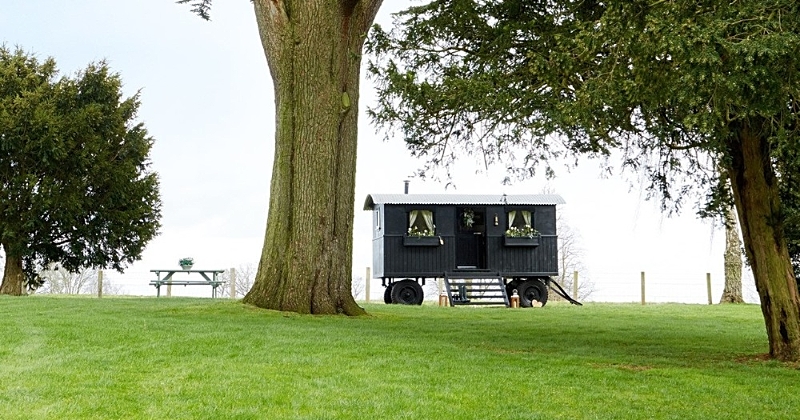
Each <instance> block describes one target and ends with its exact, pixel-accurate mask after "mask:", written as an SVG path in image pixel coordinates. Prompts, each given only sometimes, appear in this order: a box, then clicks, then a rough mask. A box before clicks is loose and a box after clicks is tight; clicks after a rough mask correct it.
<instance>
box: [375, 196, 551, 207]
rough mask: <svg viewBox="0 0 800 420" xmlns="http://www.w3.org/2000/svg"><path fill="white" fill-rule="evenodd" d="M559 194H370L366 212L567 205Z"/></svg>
mask: <svg viewBox="0 0 800 420" xmlns="http://www.w3.org/2000/svg"><path fill="white" fill-rule="evenodd" d="M565 203H566V202H565V201H564V199H563V198H561V196H560V195H558V194H515V195H506V194H369V195H367V200H366V201H365V202H364V210H372V209H373V208H374V207H375V205H376V204H442V205H486V206H491V205H504V204H510V205H556V204H565Z"/></svg>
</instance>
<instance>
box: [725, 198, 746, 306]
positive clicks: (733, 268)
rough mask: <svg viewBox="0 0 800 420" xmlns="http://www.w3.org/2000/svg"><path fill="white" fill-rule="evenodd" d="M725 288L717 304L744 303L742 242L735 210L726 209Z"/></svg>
mask: <svg viewBox="0 0 800 420" xmlns="http://www.w3.org/2000/svg"><path fill="white" fill-rule="evenodd" d="M723 260H724V266H725V288H724V290H723V291H722V297H721V298H720V300H719V303H744V297H743V296H742V241H741V240H739V224H738V223H736V209H734V208H733V206H731V207H729V208H728V214H727V217H726V220H725V256H724V258H723Z"/></svg>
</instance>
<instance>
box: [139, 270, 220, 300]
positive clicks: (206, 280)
mask: <svg viewBox="0 0 800 420" xmlns="http://www.w3.org/2000/svg"><path fill="white" fill-rule="evenodd" d="M150 272H151V273H156V279H155V280H152V281H150V285H151V286H155V287H156V297H159V296H161V286H164V285H166V286H171V285H172V286H211V297H212V298H215V297H217V288H218V287H219V286H221V285H223V284H225V282H224V281H222V280H219V278H218V276H219V275H220V274H222V273H224V272H225V270H184V269H180V268H178V269H174V268H170V269H164V270H150ZM175 273H187V274H190V275H191V274H193V273H197V274H200V276H201V277H202V278H203V280H176V279H174V278H173V276H174V275H175ZM162 275H163V277H162Z"/></svg>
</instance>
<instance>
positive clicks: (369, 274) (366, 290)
mask: <svg viewBox="0 0 800 420" xmlns="http://www.w3.org/2000/svg"><path fill="white" fill-rule="evenodd" d="M371 278H372V269H371V268H370V267H367V276H366V277H364V295H365V296H364V297H365V298H366V301H367V303H369V281H370V279H371Z"/></svg>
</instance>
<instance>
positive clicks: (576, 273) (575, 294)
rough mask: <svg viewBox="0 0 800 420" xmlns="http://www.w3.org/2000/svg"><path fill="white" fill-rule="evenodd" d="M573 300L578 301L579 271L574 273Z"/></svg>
mask: <svg viewBox="0 0 800 420" xmlns="http://www.w3.org/2000/svg"><path fill="white" fill-rule="evenodd" d="M572 298H573V299H575V300H578V271H577V270H575V271H574V272H573V273H572Z"/></svg>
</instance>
